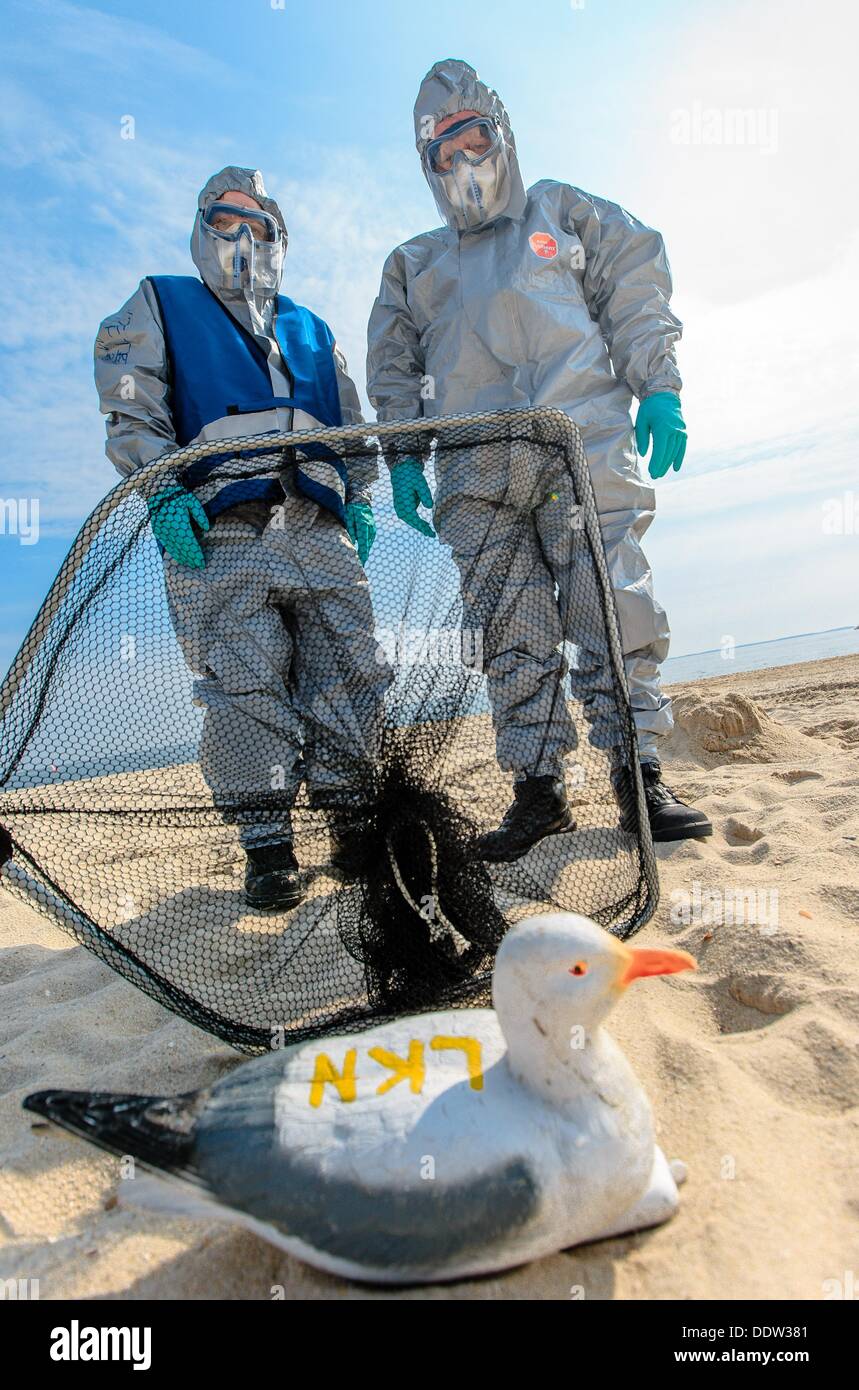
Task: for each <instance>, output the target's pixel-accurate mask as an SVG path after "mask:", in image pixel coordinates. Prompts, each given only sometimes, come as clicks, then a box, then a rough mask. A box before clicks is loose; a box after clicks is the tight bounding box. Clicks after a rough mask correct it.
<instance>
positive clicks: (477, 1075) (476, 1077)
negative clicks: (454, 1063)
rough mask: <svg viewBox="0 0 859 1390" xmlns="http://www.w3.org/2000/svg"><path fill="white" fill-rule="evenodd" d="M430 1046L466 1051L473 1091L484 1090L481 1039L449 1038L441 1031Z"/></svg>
mask: <svg viewBox="0 0 859 1390" xmlns="http://www.w3.org/2000/svg"><path fill="white" fill-rule="evenodd" d="M430 1047H431V1048H433V1049H434V1051H436V1052H443V1051H446V1050H448V1049H450V1048H452V1047H458V1048H459V1049H460V1051H461V1052H464V1053H465V1060H466V1062H467V1064H468V1084H469V1085H470V1087H471V1089H472V1090H473V1091H482V1090H483V1063H482V1057H481V1051H480V1041H479V1039H477V1038H448V1037H445V1035H444V1034H443V1033H439V1034H437V1035H436V1037H434V1038H433V1040H432V1042H431V1043H430Z"/></svg>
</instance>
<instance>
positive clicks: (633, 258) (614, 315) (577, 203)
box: [566, 188, 683, 400]
mask: <svg viewBox="0 0 859 1390" xmlns="http://www.w3.org/2000/svg"><path fill="white" fill-rule="evenodd" d="M567 193H568V195H569V199H568V207H567V209H566V221H567V225H568V229H569V230H570V231H573V232H575V233H576V235H577V236H578V237H579V239H580V240H581V242H582V245H583V247H584V251H585V275H584V285H583V288H584V293H585V299H586V301H587V305H588V309H589V311H590V314H591V317H592V318H593V319H594V320H595V321H596V322H597V323H598V324H599V326H600V330H601V332H602V335H603V338H604V339H605V342H606V346H607V347H608V350H609V353H610V355H611V360H612V365H613V366H614V370H615V372H616V374H617V376H618V377H620V378H621V379H623V380H624V381H626V383H627V385H628V386H629V388H630V390H631V391H632V392H633V393H634V394H635V395H636V396H638V398H639V399H640V400H641V399H643V398H644V397H645V396H652V395H653V394H654V392H656V391H679V390H680V388H681V386H682V385H683V382H682V379H681V376H680V372H679V371H678V368H677V359H676V354H675V346H674V345H675V343H676V342H677V341H678V340H679V338H680V336H681V334H682V332H683V325H682V323H681V322H680V320H679V319H678V317H677V315H676V314H674V313H672V311H671V307H670V299H671V270H670V267H669V265H668V257H667V256H666V254H665V244H664V242H663V240H662V237H661V236H660V234H659V232H656V231H654V230H653V228H652V227H646V226H645V225H644V223H643V222H639V221H638V220H637V219H636V218H635V217H632V216H631V214H630V213H628V212H626V210H625V209H624V208H622V207H619V206H618V204H617V203H610V202H607V201H606V200H605V199H603V198H594V197H591V196H589V195H588V194H585V193H582V192H581V190H580V189H577V188H568V189H567Z"/></svg>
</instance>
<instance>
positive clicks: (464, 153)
mask: <svg viewBox="0 0 859 1390" xmlns="http://www.w3.org/2000/svg"><path fill="white" fill-rule="evenodd" d="M423 163H424V172H425V173H426V177H427V181H428V183H429V185H430V188H431V189H432V193H433V197H434V198H435V200H436V203H437V204H438V206H439V209H440V210H442V211H444V209H445V207H448V208H449V209H450V211H451V213H452V214H453V218H454V222H455V225H456V226H457V227H459V228H460V229H462V230H467V229H468V228H469V227H479V226H481V225H482V223H484V222H488V221H490V219H491V218H493V217H496V216H498V214H499V213H501V212H503V211H504V207H505V206H506V203H507V199H508V197H509V191H510V168H509V162H508V158H507V146H506V144H505V143H504V136H503V134H502V132H501V130H500V129H499V127H498V126H497V125H496V124H495V123H494V121H490V120H487V119H486V118H485V117H483V116H472V117H467V118H466V119H465V120H462V121H458V122H456V124H455V125H451V126H449V127H448V129H447V130H446V131H445V132H444V134H443V135H440V136H439V137H438V138H437V139H435V140H431V141H430V142H429V144H428V145H427V147H426V149H425V150H424V156H423ZM448 220H449V219H448Z"/></svg>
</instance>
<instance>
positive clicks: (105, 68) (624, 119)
mask: <svg viewBox="0 0 859 1390" xmlns="http://www.w3.org/2000/svg"><path fill="white" fill-rule="evenodd" d="M0 10H2V16H0V17H2V24H3V33H4V56H3V69H2V77H0V82H2V89H0V119H2V126H3V129H2V135H0V164H2V166H3V168H2V176H3V180H4V184H5V195H6V197H5V217H4V223H3V226H4V231H5V235H6V238H7V244H6V255H5V257H4V274H3V276H2V277H0V297H2V323H3V333H2V340H0V351H2V358H3V360H2V371H0V405H2V412H3V417H2V428H0V441H2V444H0V448H2V478H1V479H0V497H2V498H3V499H10V498H20V497H24V498H28V499H29V498H37V499H38V501H39V508H40V536H39V540H38V542H37V544H34V545H22V544H21V543H20V537H19V536H17V535H14V534H3V535H0V582H2V585H3V592H4V599H5V601H4V612H3V617H2V620H0V665H2V667H3V668H4V669H5V666H6V665H7V664H8V662H9V661H10V660H11V658H12V656H13V655H14V652H15V650H16V649H17V646H18V644H19V643H20V641H21V639H22V637H23V636H24V633H25V632H26V629H27V627H28V625H29V623H30V621H31V620H32V617H33V616H34V614H35V612H36V610H37V608H38V605H39V602H40V601H41V598H42V597H43V595H44V593H45V590H46V589H47V587H48V585H49V583H50V581H51V579H52V577H53V575H54V573H55V572H56V569H57V568H58V566H59V564H60V562H61V560H62V558H63V555H64V554H65V552H66V550H67V549H68V546H69V544H70V541H71V538H72V537H73V535H74V533H75V532H76V530H77V529H78V527H79V526H80V524H81V522H82V521H83V520H84V518H85V517H86V515H87V514H88V512H89V511H90V510H91V508H92V507H93V505H94V504H95V502H96V501H97V500H98V498H99V497H100V496H101V495H102V494H103V493H104V492H105V491H107V489H108V488H109V487H110V486H112V485H113V483H114V481H115V478H116V475H115V474H114V472H113V469H112V468H111V466H110V465H109V464H108V462H107V460H106V459H105V457H104V453H103V423H102V419H101V416H100V415H99V413H98V409H97V402H96V397H95V392H94V388H93V385H92V373H91V351H92V340H93V337H94V334H95V330H96V327H97V325H98V323H99V320H100V319H101V318H102V316H103V315H105V314H106V313H109V312H112V311H113V310H115V309H116V308H118V307H119V305H120V304H121V303H122V302H123V301H124V300H125V299H126V298H127V296H128V295H129V294H130V293H131V291H132V290H133V289H134V287H135V286H136V284H137V283H138V281H139V280H140V278H141V277H142V276H143V275H146V274H148V273H155V272H162V273H171V272H172V273H177V272H178V273H182V272H187V271H189V270H191V269H192V267H191V262H190V258H189V256H188V249H187V246H188V236H189V232H190V227H191V222H192V219H193V211H194V207H195V201H196V194H197V191H198V189H199V187H200V185H201V184H202V183H203V182H204V181H205V179H206V178H207V177H208V175H209V174H210V173H212V172H213V171H214V170H216V169H218V168H220V167H221V166H222V165H224V164H227V163H239V164H253V165H257V166H259V167H260V168H261V169H262V170H263V171H264V173H265V176H266V181H267V183H268V186H269V190H270V192H272V193H273V194H274V196H276V197H277V198H278V199H279V201H280V202H281V205H282V207H283V209H284V212H285V215H286V219H287V222H288V225H289V229H290V245H289V255H288V260H287V277H286V281H285V285H284V288H285V290H286V291H287V292H288V293H289V294H291V295H292V296H293V297H294V298H296V299H298V300H300V301H302V302H304V303H307V304H309V305H310V306H311V307H312V308H313V309H315V310H316V311H317V312H319V313H321V314H323V316H324V317H326V318H327V319H328V320H329V322H330V323H331V324H332V326H333V327H334V329H335V332H336V334H337V337H338V340H339V342H340V343H341V345H342V346H343V348H344V350H345V352H346V354H347V357H348V358H349V362H350V366H351V368H352V371H353V374H354V376H355V378H356V380H357V382H358V385H359V388H360V389H361V390H362V393H363V387H364V355H365V337H364V334H365V329H366V321H367V316H368V314H369V310H370V307H371V305H372V301H373V298H374V296H375V293H376V290H377V287H378V280H379V273H380V270H381V265H382V262H383V260H384V258H385V256H386V255H387V253H388V252H389V251H390V250H391V248H392V247H393V246H394V245H396V244H397V243H398V242H399V241H402V240H403V239H405V238H406V237H408V236H411V235H413V234H415V233H416V232H420V231H422V230H425V229H426V228H427V227H430V226H435V225H437V222H438V217H437V214H436V211H435V207H434V204H433V202H432V199H431V197H430V194H429V191H428V189H427V188H426V186H425V184H424V182H423V178H422V176H421V173H420V168H419V164H418V160H417V156H416V154H415V151H414V146H413V142H412V132H411V109H412V105H413V102H414V97H415V93H416V90H417V86H418V83H419V81H420V78H421V77H422V75H423V74H424V72H425V71H426V69H427V68H428V67H429V66H430V65H431V63H432V62H433V61H434V60H435V59H437V58H440V57H446V56H451V55H452V56H460V57H465V58H467V59H468V60H469V61H470V62H472V63H473V64H474V65H475V66H476V67H477V68H478V69H479V71H480V72H481V75H482V76H484V77H485V78H486V79H487V80H488V81H489V82H490V83H491V84H492V85H494V86H495V87H497V88H498V90H499V91H500V92H501V94H502V96H503V97H504V99H505V101H506V103H507V105H508V107H509V109H510V112H511V116H512V120H513V124H514V129H515V131H516V135H517V141H518V145H519V151H520V156H521V160H522V165H523V171H524V174H525V178H526V182H533V181H535V180H536V179H538V178H545V177H554V178H559V179H564V180H568V181H569V182H572V183H575V184H577V185H579V186H580V187H582V188H585V189H586V190H588V191H589V192H593V193H598V194H600V195H602V196H605V197H609V198H612V199H614V200H616V201H618V202H620V203H623V204H624V205H625V206H626V207H628V208H629V209H630V210H631V211H633V212H634V213H635V214H636V215H637V216H639V217H641V218H642V219H643V220H645V221H647V222H649V223H651V224H652V225H654V226H657V227H659V228H660V230H661V231H662V232H663V233H664V235H665V238H666V242H667V245H668V251H669V255H670V258H671V263H672V268H673V271H674V277H675V285H676V295H675V301H674V303H675V307H676V308H677V310H678V312H679V313H680V315H681V317H682V318H683V319H684V321H685V323H686V333H685V336H684V341H683V343H682V344H681V349H680V364H681V369H682V371H683V375H684V379H685V382H686V386H685V390H684V410H685V414H686V417H687V424H688V426H689V433H690V446H689V450H688V452H687V456H686V463H685V464H684V468H683V472H682V473H681V474H680V475H673V474H672V475H671V477H670V478H668V479H665V480H663V481H662V482H661V483H658V484H657V493H658V502H657V507H658V510H657V519H656V521H655V523H654V525H653V527H652V528H651V531H650V533H649V535H648V538H647V546H646V548H647V551H648V554H649V556H650V558H651V561H652V563H653V568H654V572H655V576H656V586H657V592H658V593H659V595H660V597H661V599H662V601H663V603H664V604H665V606H666V607H667V609H668V611H669V614H670V616H671V619H672V626H673V629H674V634H675V636H674V645H673V651H674V653H676V654H680V653H682V652H687V651H696V650H701V649H702V648H707V647H713V646H718V645H719V643H720V641H721V640H722V638H723V637H724V636H726V635H730V636H733V637H734V639H735V640H736V641H737V642H738V643H743V642H752V641H756V640H764V639H767V638H772V637H778V636H780V635H783V634H787V633H792V632H804V631H813V630H817V629H821V628H829V627H835V626H839V625H842V624H848V623H856V622H859V598H857V582H856V580H857V558H859V515H856V516H855V517H854V516H853V515H852V511H851V509H852V507H853V506H854V505H855V506H856V508H857V509H859V470H857V467H856V458H857V445H859V393H857V390H856V373H857V366H859V346H857V332H856V324H857V317H859V293H857V272H856V265H857V252H859V232H857V226H859V219H857V194H856V180H855V173H854V165H855V151H854V148H853V145H854V141H853V138H852V135H851V132H852V131H853V129H854V127H855V117H854V98H853V95H852V93H853V89H854V85H855V84H854V74H853V71H852V67H851V63H852V57H851V55H852V53H853V52H854V50H855V37H856V23H855V20H853V19H852V18H851V17H850V11H849V8H848V7H846V6H844V5H843V4H839V3H836V0H822V3H818V4H817V5H816V6H815V7H813V8H809V7H808V6H807V4H805V3H804V2H803V3H800V0H782V3H779V4H774V3H769V0H760V3H757V4H756V5H755V6H754V7H753V9H750V7H749V6H748V5H747V4H745V3H731V0H724V2H723V3H716V2H715V0H713V3H710V0H706V2H701V3H691V4H687V5H684V6H682V7H681V6H678V5H676V4H668V3H662V0H651V3H649V4H648V5H646V6H643V5H641V4H639V3H633V0H585V2H584V4H582V5H580V4H579V3H577V0H574V3H572V4H571V3H569V0H544V3H542V4H536V5H535V4H531V3H525V2H524V0H518V3H513V0H501V3H499V0H493V3H492V4H491V5H466V4H462V3H459V4H458V3H453V0H436V2H435V3H434V4H433V5H431V6H414V5H404V4H402V3H399V4H395V3H393V2H392V0H372V2H371V0H366V2H365V3H352V2H351V0H316V2H315V3H311V0H285V3H284V4H283V7H282V8H281V7H279V5H278V3H277V0H275V3H272V0H242V3H237V0H230V2H229V3H228V0H205V2H204V0H183V3H182V4H177V3H176V0H171V3H166V2H165V0H135V2H134V3H126V0H105V2H104V3H98V4H89V5H75V4H69V3H64V0H26V3H23V2H22V3H19V0H3V4H2V6H0ZM847 26H850V29H851V32H850V33H848V32H847ZM734 111H743V112H746V113H748V115H747V116H746V117H745V118H744V122H743V126H742V129H743V131H744V133H745V140H744V143H742V144H741V143H739V142H738V141H737V139H736V129H737V128H736V127H735V128H734V133H733V135H732V128H731V127H730V125H729V122H730V120H731V119H732V117H731V114H730V113H731V112H734ZM125 116H132V117H133V118H134V122H135V138H134V139H133V140H128V139H122V138H121V123H122V118H123V117H125ZM684 123H685V124H684ZM839 507H840V508H841V512H842V513H843V515H844V525H843V526H842V533H841V534H837V533H835V534H833V525H832V516H833V514H834V515H836V517H837V516H838V515H839V512H838V508H839ZM827 518H828V520H827ZM7 529H8V528H7Z"/></svg>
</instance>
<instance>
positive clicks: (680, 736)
mask: <svg viewBox="0 0 859 1390" xmlns="http://www.w3.org/2000/svg"><path fill="white" fill-rule="evenodd" d="M673 708H674V732H673V734H672V735H671V738H670V739H668V740H666V743H667V748H666V753H667V754H668V756H669V757H672V758H683V759H688V760H690V761H692V762H695V763H698V764H700V765H701V766H703V767H717V766H718V765H719V764H720V763H780V762H788V761H792V760H796V759H798V758H803V757H804V758H806V759H807V758H810V757H815V756H817V755H818V754H819V746H818V745H816V743H815V740H814V739H812V738H809V737H808V736H807V735H806V734H803V733H800V732H799V730H797V729H791V728H787V727H786V726H785V725H783V724H781V723H779V722H778V721H777V720H775V719H771V718H770V716H769V715H768V714H767V712H766V710H764V708H763V707H762V706H761V705H760V704H758V703H757V701H755V700H751V699H749V697H748V696H747V695H742V694H740V693H739V691H736V690H731V691H722V690H718V691H714V692H713V693H712V694H710V693H709V692H708V691H706V690H702V691H697V690H690V691H686V692H683V693H681V694H679V695H675V696H674V700H673Z"/></svg>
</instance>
